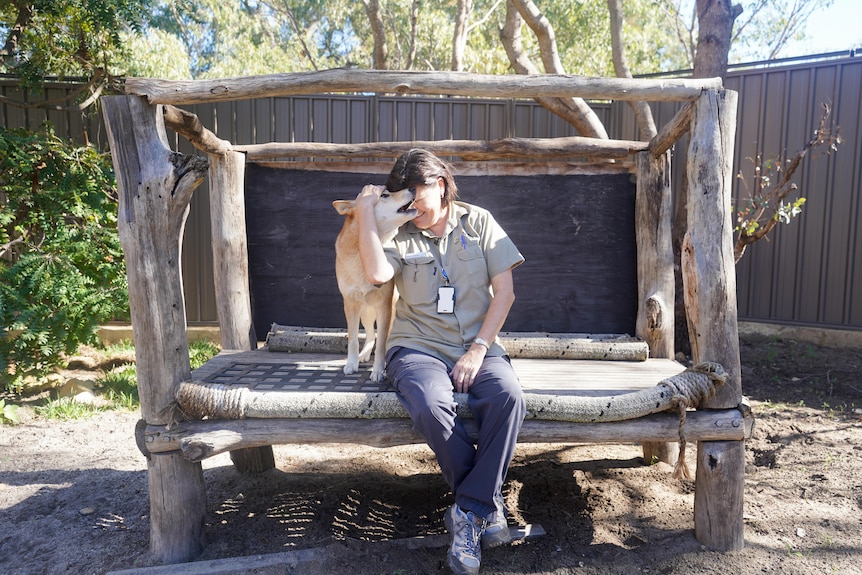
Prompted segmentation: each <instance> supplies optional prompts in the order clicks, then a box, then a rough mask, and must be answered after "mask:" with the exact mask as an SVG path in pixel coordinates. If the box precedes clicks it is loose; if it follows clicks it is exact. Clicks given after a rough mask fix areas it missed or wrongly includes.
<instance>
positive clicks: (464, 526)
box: [443, 505, 487, 575]
mask: <svg viewBox="0 0 862 575" xmlns="http://www.w3.org/2000/svg"><path fill="white" fill-rule="evenodd" d="M443 521H444V523H446V529H448V530H449V533H450V535H452V544H451V545H450V546H449V567H451V569H452V571H454V572H455V573H456V574H457V575H476V573H478V572H479V564H480V563H481V562H482V545H481V541H482V532H483V531H484V530H485V524H486V523H487V521H485V520H484V519H482V518H481V517H476V516H475V515H473V512H472V511H468V512H467V513H464V512H463V511H461V508H460V507H458V506H457V505H452V507H450V508H449V509H448V510H447V511H446V515H445V516H444V517H443Z"/></svg>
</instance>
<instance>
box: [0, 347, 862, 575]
mask: <svg viewBox="0 0 862 575" xmlns="http://www.w3.org/2000/svg"><path fill="white" fill-rule="evenodd" d="M741 347H742V361H743V387H744V392H745V394H746V395H747V396H748V397H749V398H750V400H751V403H752V406H753V408H754V411H755V414H756V423H755V428H754V435H753V437H752V439H751V440H750V441H748V442H747V444H746V454H747V455H746V479H745V516H744V517H745V549H744V550H743V551H740V552H734V553H716V552H711V551H708V550H706V549H704V548H703V547H702V546H701V545H700V544H699V543H698V542H697V541H696V539H695V537H694V531H693V511H692V509H693V490H694V485H693V482H692V481H687V480H682V481H677V480H674V479H672V478H671V468H670V466H668V465H665V464H661V463H660V464H657V465H653V466H645V465H644V464H643V461H642V459H641V451H640V448H639V447H638V446H633V445H621V446H569V445H559V444H547V445H531V446H522V447H519V449H518V451H517V454H516V457H515V460H514V462H513V465H512V468H511V471H510V473H509V477H508V481H507V483H506V486H505V495H506V500H507V505H508V508H509V510H510V513H511V520H512V521H513V522H518V523H521V524H524V523H531V524H540V525H542V526H543V527H544V529H545V530H546V531H547V534H546V535H544V536H542V537H537V538H534V539H529V540H526V541H521V542H519V543H516V544H512V545H508V546H504V547H500V548H497V549H493V550H490V551H486V552H485V553H484V556H483V566H482V573H484V574H510V573H512V574H514V573H538V574H542V575H550V574H555V575H556V574H568V573H572V574H577V575H596V574H626V575H628V574H636V573H650V574H661V575H666V574H700V573H709V574H711V575H723V574H750V573H775V574H779V573H781V574H785V573H787V574H798V575H823V574H828V573H841V574H862V479H860V478H862V426H860V423H862V420H860V413H862V410H860V407H862V350H847V349H828V348H821V347H817V346H814V345H810V344H806V343H797V342H794V341H788V340H778V339H768V338H757V337H755V336H750V337H747V338H746V339H745V340H744V341H743V342H742V346H741ZM137 419H138V415H137V414H136V413H120V412H108V413H104V414H101V415H98V416H96V417H93V418H92V419H88V420H85V421H76V422H56V421H54V422H48V421H44V420H38V419H30V420H29V421H25V422H24V423H23V424H21V425H18V426H14V427H11V426H8V425H7V426H2V427H0V571H2V572H3V573H5V574H7V575H19V574H21V575H24V574H26V575H36V574H67V573H72V574H104V573H106V572H109V571H114V570H124V569H131V568H135V567H146V566H150V565H155V562H154V561H153V559H152V557H150V556H149V555H148V549H147V548H148V537H149V519H148V513H149V508H148V502H147V478H146V471H145V469H146V464H145V460H144V457H143V456H142V455H141V454H140V452H139V451H138V449H137V448H136V446H135V442H134V439H133V430H134V426H135V423H136V421H137ZM694 449H695V447H694V446H689V457H688V460H689V462H690V463H693V462H694ZM275 456H276V464H277V469H274V470H271V471H268V472H266V473H263V474H260V475H243V474H239V473H237V472H236V471H235V470H234V468H233V467H232V465H231V462H230V459H229V457H228V456H227V455H223V456H217V457H214V458H211V459H209V460H207V461H205V462H204V477H205V481H206V484H207V496H208V506H207V518H206V521H207V525H206V538H207V541H208V545H207V547H206V550H205V552H204V555H203V556H202V557H201V559H202V560H212V559H218V558H227V557H238V556H250V555H256V554H269V553H281V552H288V551H298V550H312V549H313V550H314V551H313V552H311V551H309V552H306V553H297V557H298V559H297V560H296V561H295V562H286V563H284V564H282V565H280V566H278V567H266V568H260V569H255V570H250V571H249V572H250V573H251V572H253V573H258V574H270V573H272V574H275V573H305V574H316V573H335V572H342V573H352V574H360V575H362V574H387V575H397V574H405V575H406V574H414V573H417V574H418V573H427V574H437V573H444V574H445V573H449V569H448V567H447V565H446V549H445V547H434V546H431V547H423V546H417V545H408V544H407V543H405V541H408V542H412V543H416V542H417V541H418V539H416V538H417V537H420V536H428V535H432V536H433V535H440V534H442V533H444V528H443V521H442V517H443V512H444V510H445V509H446V507H447V506H448V505H449V504H450V498H451V495H450V493H449V492H448V489H447V487H446V485H445V484H444V483H443V481H442V479H441V478H440V476H439V474H438V471H437V466H436V463H435V461H434V458H433V455H432V454H431V452H430V451H429V450H428V449H427V448H425V447H424V446H411V447H405V448H389V449H383V450H380V449H374V448H362V447H357V446H344V445H331V446H323V447H319V446H318V447H311V446H281V447H276V448H275ZM431 539H432V540H433V539H435V538H434V537H432V538H431ZM436 539H438V540H439V539H441V537H437V538H436ZM299 558H302V559H303V560H300V559H299Z"/></svg>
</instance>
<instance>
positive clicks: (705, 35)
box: [673, 0, 742, 354]
mask: <svg viewBox="0 0 862 575" xmlns="http://www.w3.org/2000/svg"><path fill="white" fill-rule="evenodd" d="M696 10H697V22H698V36H697V49H696V51H695V55H694V73H693V76H694V77H695V78H722V80H723V79H724V78H725V76H726V75H727V61H728V54H729V53H730V41H731V34H732V31H733V23H734V21H735V20H736V18H737V16H739V14H741V13H742V6H740V5H738V4H736V5H732V4H731V2H730V0H697V4H696ZM688 194H689V192H688V181H687V179H686V178H683V181H682V184H681V187H680V190H679V197H678V198H677V208H676V214H675V215H674V222H673V246H674V254H675V257H676V263H677V269H680V257H681V253H682V251H681V250H682V241H683V234H685V230H687V229H688V221H687V212H688ZM682 284H683V281H682V276H681V275H677V279H676V291H677V309H676V348H677V350H679V351H681V352H683V353H686V354H687V353H689V352H690V351H691V348H690V336H689V333H688V320H687V319H686V311H685V307H684V306H683V305H682V302H683V285H682Z"/></svg>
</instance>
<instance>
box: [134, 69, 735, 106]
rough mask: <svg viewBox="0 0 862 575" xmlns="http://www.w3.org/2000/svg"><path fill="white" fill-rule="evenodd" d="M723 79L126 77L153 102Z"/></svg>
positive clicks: (668, 90) (619, 92) (650, 91)
mask: <svg viewBox="0 0 862 575" xmlns="http://www.w3.org/2000/svg"><path fill="white" fill-rule="evenodd" d="M721 85H722V83H721V78H692V79H676V78H674V79H661V80H643V79H639V80H631V79H628V78H588V77H585V76H571V75H556V74H532V75H519V76H517V77H515V78H514V79H513V76H494V75H482V74H468V73H466V72H417V71H411V72H403V71H390V70H349V69H343V68H339V69H333V70H323V71H320V72H296V73H285V74H269V75H266V76H252V77H245V78H226V79H218V80H158V79H153V78H127V79H126V83H125V91H126V93H127V94H135V95H138V96H146V97H147V98H148V100H149V102H150V103H152V104H175V105H183V104H200V103H204V102H225V101H229V100H244V99H250V98H273V97H278V96H292V95H302V94H320V93H326V92H376V93H379V94H435V95H437V94H448V95H450V96H472V97H479V98H482V97H485V98H535V97H537V96H538V97H543V98H556V97H560V98H573V97H575V98H585V99H591V98H593V99H602V100H626V101H630V100H646V101H680V100H695V99H697V98H698V96H700V93H701V92H702V91H703V90H705V89H715V90H717V89H720V88H721Z"/></svg>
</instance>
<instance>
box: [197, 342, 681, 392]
mask: <svg viewBox="0 0 862 575" xmlns="http://www.w3.org/2000/svg"><path fill="white" fill-rule="evenodd" d="M344 362H345V357H344V356H343V355H335V354H317V353H314V354H310V353H286V352H272V351H268V350H254V351H231V350H227V351H223V352H221V353H219V354H218V355H217V356H215V357H214V358H212V359H211V360H209V361H208V362H207V363H206V364H204V365H203V366H201V367H200V368H198V369H197V370H195V372H194V373H193V376H192V378H193V379H194V380H195V381H200V382H206V383H220V384H223V385H241V386H245V387H249V388H250V389H253V390H255V391H268V392H277V391H279V390H284V391H317V392H319V391H363V392H377V391H393V390H392V388H391V387H390V386H389V383H388V382H383V383H381V384H377V383H375V382H373V381H371V380H370V379H369V378H368V374H369V366H360V368H361V369H360V371H359V373H356V374H353V375H344V373H343V371H342V367H343V366H344ZM512 365H513V367H514V368H515V372H516V373H517V374H518V377H519V378H520V380H521V385H522V386H523V388H524V391H526V392H528V393H543V394H553V395H573V396H604V395H618V394H622V393H631V392H635V391H640V390H642V389H648V388H650V387H653V386H655V385H657V384H658V383H659V382H660V381H661V380H663V379H666V378H668V377H670V376H673V375H676V374H678V373H680V372H682V371H683V370H684V369H685V367H684V366H682V365H680V364H679V363H677V362H675V361H673V360H669V359H648V360H646V361H601V360H573V359H522V358H515V359H513V360H512Z"/></svg>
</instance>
